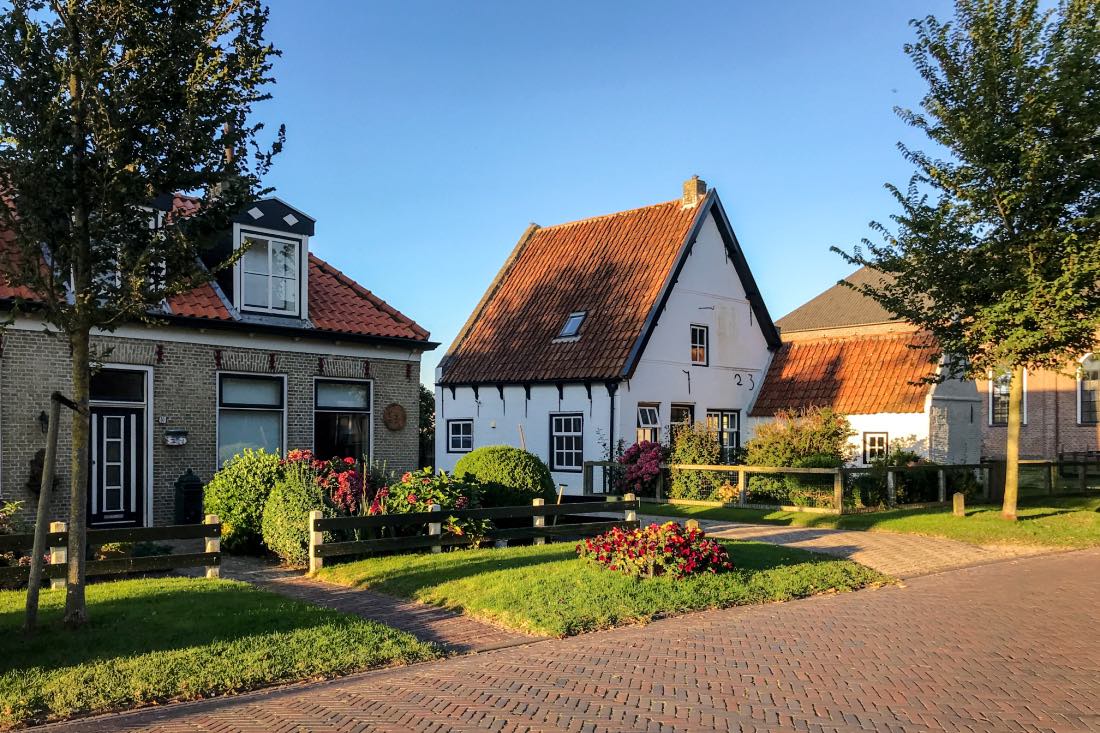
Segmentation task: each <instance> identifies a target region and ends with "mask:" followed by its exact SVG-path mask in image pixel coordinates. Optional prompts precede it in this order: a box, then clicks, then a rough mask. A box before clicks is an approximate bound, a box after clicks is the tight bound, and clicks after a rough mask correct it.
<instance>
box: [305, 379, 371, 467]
mask: <svg viewBox="0 0 1100 733" xmlns="http://www.w3.org/2000/svg"><path fill="white" fill-rule="evenodd" d="M370 406H371V385H370V382H358V381H336V380H328V379H324V380H321V379H318V380H317V381H316V382H315V383H314V413H313V452H314V453H315V454H316V456H317V457H318V458H321V459H324V460H327V459H329V458H354V459H355V460H357V461H358V460H364V459H365V460H370V425H371V419H370V417H371V409H370Z"/></svg>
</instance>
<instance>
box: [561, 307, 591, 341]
mask: <svg viewBox="0 0 1100 733" xmlns="http://www.w3.org/2000/svg"><path fill="white" fill-rule="evenodd" d="M587 314H588V313H587V311H577V312H575V313H570V314H569V317H568V318H566V319H565V325H563V326H562V327H561V333H559V334H558V338H560V339H567V338H574V337H575V336H579V335H580V332H581V324H583V323H584V317H585V316H586V315H587Z"/></svg>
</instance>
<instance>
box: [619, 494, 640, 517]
mask: <svg viewBox="0 0 1100 733" xmlns="http://www.w3.org/2000/svg"><path fill="white" fill-rule="evenodd" d="M636 498H638V497H636V496H634V494H625V495H624V496H623V501H634V500H635V499H636ZM623 521H624V522H637V521H638V512H636V511H634V510H633V509H626V510H624V511H623Z"/></svg>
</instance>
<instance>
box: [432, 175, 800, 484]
mask: <svg viewBox="0 0 1100 733" xmlns="http://www.w3.org/2000/svg"><path fill="white" fill-rule="evenodd" d="M779 345H780V344H779V335H778V333H777V332H776V330H775V326H774V325H773V324H772V321H771V317H770V316H769V315H768V310H767V308H766V306H765V305H764V302H763V300H762V298H761V297H760V292H759V289H758V288H757V286H756V283H755V281H754V279H753V276H752V273H751V271H750V270H749V266H748V263H747V261H746V259H745V255H744V253H743V251H742V249H741V245H740V244H739V242H738V241H737V237H736V236H735V234H734V232H733V229H732V227H731V226H730V223H729V219H728V218H727V217H726V214H725V211H724V210H723V208H722V203H721V201H720V199H719V198H718V193H717V191H714V190H711V191H707V188H706V184H705V182H703V181H701V180H699V178H698V177H695V178H692V179H691V180H689V181H687V182H686V183H685V184H684V186H683V195H682V196H681V198H679V199H676V200H673V201H668V202H665V203H660V204H655V205H651V206H645V207H642V208H639V209H632V210H629V211H622V212H618V213H615V214H608V215H605V216H597V217H594V218H591V219H584V220H582V221H576V222H569V223H566V224H558V225H554V226H547V227H540V226H537V225H531V227H529V228H528V229H527V231H525V232H524V233H523V236H522V237H521V238H520V240H519V242H518V243H517V245H516V247H515V249H514V250H513V252H512V254H511V256H510V257H509V258H508V259H507V261H506V262H505V263H504V265H503V267H502V269H501V270H500V273H499V274H498V275H497V277H496V279H495V280H494V281H493V282H492V284H491V285H490V287H489V290H488V291H487V292H486V293H485V295H484V297H483V298H482V299H481V302H480V303H479V304H478V306H477V308H476V309H475V311H474V313H473V314H472V315H471V316H470V318H469V320H468V321H467V322H466V324H465V326H464V327H463V328H462V329H461V331H460V332H459V334H458V337H457V338H456V339H455V341H454V343H453V345H452V346H451V348H450V350H449V351H448V352H447V355H446V356H445V357H444V358H443V360H442V362H441V363H440V367H439V369H438V371H437V374H436V383H437V387H436V425H437V436H436V466H437V467H438V468H441V469H445V470H449V469H451V468H453V467H454V464H455V463H456V462H457V461H458V459H459V458H461V456H462V455H463V454H464V453H467V452H469V451H470V450H472V449H473V448H476V447H479V446H484V445H496V444H506V445H514V446H524V447H526V448H527V450H530V451H532V452H533V453H535V454H537V455H538V456H540V457H541V458H543V459H544V460H545V461H546V463H547V465H548V466H549V467H550V470H551V472H552V474H553V477H554V481H555V483H558V484H563V485H564V486H565V487H566V490H567V491H568V492H569V493H580V492H581V489H582V465H583V463H584V461H586V460H605V459H607V458H608V456H609V453H610V452H611V451H613V450H614V446H615V445H616V444H619V443H620V441H621V443H622V444H623V445H627V446H629V445H631V444H633V443H634V442H636V441H638V440H667V439H668V435H669V429H670V428H671V427H672V426H676V425H682V424H684V423H695V422H699V423H705V424H706V425H708V426H709V427H710V428H711V429H712V430H713V431H714V432H715V433H716V435H717V436H718V438H719V441H720V442H721V443H722V445H723V447H724V448H725V449H726V450H727V451H728V452H729V453H730V454H732V453H733V452H734V451H736V449H737V448H738V447H739V446H740V444H741V441H742V418H743V416H744V414H745V413H746V411H747V410H748V408H749V406H750V404H751V403H752V400H753V397H754V396H755V394H756V390H758V389H759V385H760V384H761V382H762V379H763V376H764V372H765V370H766V369H767V365H768V361H769V359H770V355H771V351H772V350H773V349H775V348H778V347H779Z"/></svg>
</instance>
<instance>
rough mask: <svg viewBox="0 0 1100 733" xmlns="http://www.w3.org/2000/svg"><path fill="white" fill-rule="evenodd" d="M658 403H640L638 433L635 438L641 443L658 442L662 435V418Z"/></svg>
mask: <svg viewBox="0 0 1100 733" xmlns="http://www.w3.org/2000/svg"><path fill="white" fill-rule="evenodd" d="M657 408H658V406H657V405H638V433H637V435H636V437H635V440H636V441H637V442H639V443H641V442H643V441H647V440H648V441H649V442H651V443H656V442H657V441H658V440H660V435H661V418H660V416H659V415H658V409H657Z"/></svg>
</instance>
